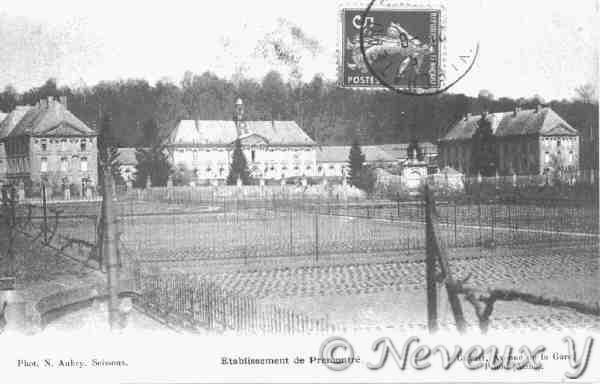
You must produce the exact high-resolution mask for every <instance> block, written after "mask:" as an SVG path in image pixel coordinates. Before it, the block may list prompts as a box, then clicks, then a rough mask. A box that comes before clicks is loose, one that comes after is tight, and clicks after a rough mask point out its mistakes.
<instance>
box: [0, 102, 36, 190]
mask: <svg viewBox="0 0 600 384" xmlns="http://www.w3.org/2000/svg"><path fill="white" fill-rule="evenodd" d="M29 108H31V107H30V106H28V105H18V106H17V107H16V108H15V109H13V110H12V111H11V112H10V113H8V114H2V115H4V117H1V118H0V182H2V183H4V182H6V181H7V179H8V158H7V156H6V150H5V148H4V146H5V145H4V142H5V141H6V137H7V136H8V134H9V133H11V132H12V130H13V129H14V128H15V127H16V125H17V123H18V122H19V121H21V119H22V118H23V116H25V113H27V111H28V110H29Z"/></svg>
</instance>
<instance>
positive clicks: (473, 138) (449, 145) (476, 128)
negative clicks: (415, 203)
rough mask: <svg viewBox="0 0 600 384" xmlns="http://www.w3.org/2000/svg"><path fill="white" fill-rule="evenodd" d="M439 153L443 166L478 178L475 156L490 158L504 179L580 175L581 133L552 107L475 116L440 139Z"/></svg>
mask: <svg viewBox="0 0 600 384" xmlns="http://www.w3.org/2000/svg"><path fill="white" fill-rule="evenodd" d="M439 152H440V155H439V163H440V164H439V165H440V168H444V167H452V168H454V169H456V170H458V171H460V172H462V173H465V174H467V175H472V176H474V175H477V174H479V173H483V172H481V168H480V164H479V165H478V164H476V161H474V158H477V159H481V158H486V159H489V161H488V163H489V164H488V165H489V167H487V169H489V170H490V171H491V172H493V173H496V172H497V174H499V175H501V176H506V175H513V174H515V175H540V174H541V175H543V174H548V173H550V172H553V171H567V172H574V171H577V170H578V168H579V134H578V132H577V130H576V129H575V128H573V127H572V126H571V125H569V124H568V123H567V122H566V121H564V120H563V119H562V118H561V117H560V116H558V114H556V112H554V111H553V110H552V109H550V108H548V107H545V108H544V107H541V106H538V107H536V108H534V109H528V110H521V109H520V108H516V109H515V110H514V111H511V112H501V113H484V114H482V115H470V114H469V115H467V116H465V117H464V118H462V119H461V120H460V121H458V122H457V123H456V124H454V126H453V127H452V128H451V129H450V131H449V132H448V133H447V134H446V135H445V136H444V137H443V138H441V139H440V140H439ZM474 154H475V156H474ZM484 176H486V175H484Z"/></svg>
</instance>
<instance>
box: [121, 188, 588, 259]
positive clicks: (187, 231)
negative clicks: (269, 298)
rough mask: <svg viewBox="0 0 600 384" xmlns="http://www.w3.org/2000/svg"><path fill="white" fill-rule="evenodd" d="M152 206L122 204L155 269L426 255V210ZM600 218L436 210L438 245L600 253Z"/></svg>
mask: <svg viewBox="0 0 600 384" xmlns="http://www.w3.org/2000/svg"><path fill="white" fill-rule="evenodd" d="M150 207H151V205H150V206H148V202H145V201H144V202H142V203H141V204H140V202H137V201H122V202H120V210H121V212H122V214H121V216H120V233H121V235H122V237H121V241H122V244H123V246H124V247H127V249H128V252H130V253H131V254H132V255H135V256H134V257H135V258H136V259H137V260H142V261H147V262H169V261H173V262H177V261H202V260H206V261H208V260H213V261H214V260H222V261H231V262H233V261H235V262H237V263H256V262H260V261H264V262H265V263H280V261H281V260H282V258H287V259H288V260H292V261H297V262H309V263H319V262H320V261H323V260H325V259H330V256H332V255H348V256H350V255H364V256H366V257H376V256H377V255H378V254H386V255H394V257H396V258H398V257H402V255H403V254H405V253H406V252H412V251H415V252H421V251H422V250H424V249H425V248H426V238H425V226H424V225H425V213H424V205H423V203H422V202H420V201H413V202H400V201H398V202H389V201H387V202H384V201H382V202H372V201H365V200H363V201H362V202H361V203H358V202H352V203H349V202H344V203H337V202H335V201H327V200H325V201H319V200H314V199H305V200H297V199H296V200H289V201H288V200H272V201H242V200H233V201H230V200H223V201H221V202H216V204H215V202H214V201H208V202H205V203H190V202H183V203H181V204H180V203H178V202H172V203H170V204H168V203H164V202H162V203H158V205H157V206H156V209H155V211H154V212H149V211H148V210H150V211H151V209H150ZM140 208H142V209H141V210H140ZM595 211H596V209H595V208H594V207H589V206H576V205H574V206H566V205H563V206H549V205H548V206H543V205H522V204H501V203H489V202H488V203H481V202H479V203H464V202H462V203H461V202H445V203H440V204H438V205H437V214H438V217H439V222H440V233H438V238H439V241H441V243H442V244H443V246H444V247H447V248H470V247H479V248H492V247H516V246H523V245H531V244H549V245H552V244H565V243H569V244H571V243H573V244H581V245H582V246H596V245H597V244H598V216H597V215H596V214H595V213H594V212H595ZM338 260H339V258H338ZM349 260H350V259H349Z"/></svg>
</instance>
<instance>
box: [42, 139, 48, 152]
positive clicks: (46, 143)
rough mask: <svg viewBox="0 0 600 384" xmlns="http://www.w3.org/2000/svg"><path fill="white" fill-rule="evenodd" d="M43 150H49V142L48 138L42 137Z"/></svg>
mask: <svg viewBox="0 0 600 384" xmlns="http://www.w3.org/2000/svg"><path fill="white" fill-rule="evenodd" d="M40 146H41V148H42V151H44V152H45V151H47V150H48V142H47V141H46V139H42V142H41V144H40Z"/></svg>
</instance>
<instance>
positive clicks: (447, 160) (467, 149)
mask: <svg viewBox="0 0 600 384" xmlns="http://www.w3.org/2000/svg"><path fill="white" fill-rule="evenodd" d="M438 148H439V157H438V163H439V167H440V169H441V168H444V167H451V168H454V169H456V170H457V171H459V172H461V173H464V174H469V172H470V170H471V153H472V148H471V141H470V140H455V141H444V142H440V144H439V146H438Z"/></svg>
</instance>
